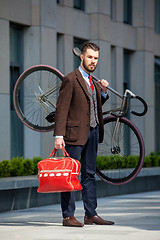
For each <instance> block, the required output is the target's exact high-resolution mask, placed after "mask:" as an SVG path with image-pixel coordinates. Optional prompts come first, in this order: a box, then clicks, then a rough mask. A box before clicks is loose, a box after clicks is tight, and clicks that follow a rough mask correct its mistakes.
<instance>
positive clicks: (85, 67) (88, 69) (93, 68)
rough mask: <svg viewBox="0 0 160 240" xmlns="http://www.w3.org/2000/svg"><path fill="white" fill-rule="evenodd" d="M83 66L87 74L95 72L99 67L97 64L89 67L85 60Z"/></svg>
mask: <svg viewBox="0 0 160 240" xmlns="http://www.w3.org/2000/svg"><path fill="white" fill-rule="evenodd" d="M82 65H83V67H84V69H85V70H86V71H87V72H94V70H95V69H96V67H97V65H95V64H90V65H87V64H86V63H85V60H83V62H82Z"/></svg>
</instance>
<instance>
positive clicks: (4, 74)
mask: <svg viewBox="0 0 160 240" xmlns="http://www.w3.org/2000/svg"><path fill="white" fill-rule="evenodd" d="M9 49H10V47H9V22H8V21H6V20H2V19H0V73H1V77H0V78H1V80H0V81H1V86H0V103H1V104H0V136H1V137H0V161H2V160H5V159H10V72H9V66H10V55H9Z"/></svg>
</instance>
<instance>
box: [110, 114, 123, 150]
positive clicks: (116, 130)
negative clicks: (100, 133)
mask: <svg viewBox="0 0 160 240" xmlns="http://www.w3.org/2000/svg"><path fill="white" fill-rule="evenodd" d="M120 133H121V123H120V122H119V118H117V121H116V124H115V127H114V131H113V135H112V142H111V153H112V154H119V153H120V152H121V149H120V146H119V139H120Z"/></svg>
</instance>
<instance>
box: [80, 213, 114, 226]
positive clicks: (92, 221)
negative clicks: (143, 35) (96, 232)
mask: <svg viewBox="0 0 160 240" xmlns="http://www.w3.org/2000/svg"><path fill="white" fill-rule="evenodd" d="M84 224H86V225H93V224H97V225H113V224H114V222H111V221H106V220H104V219H102V218H101V217H99V216H98V215H95V216H93V217H87V216H85V217H84Z"/></svg>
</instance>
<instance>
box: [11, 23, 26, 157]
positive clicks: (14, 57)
mask: <svg viewBox="0 0 160 240" xmlns="http://www.w3.org/2000/svg"><path fill="white" fill-rule="evenodd" d="M22 69H23V29H22V28H21V27H19V26H16V25H10V112H11V114H10V116H11V119H10V124H11V157H16V156H23V124H22V122H21V121H20V120H19V118H18V117H17V114H16V112H15V109H14V106H13V89H14V86H15V83H16V81H17V79H18V77H19V75H20V74H21V73H22Z"/></svg>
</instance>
